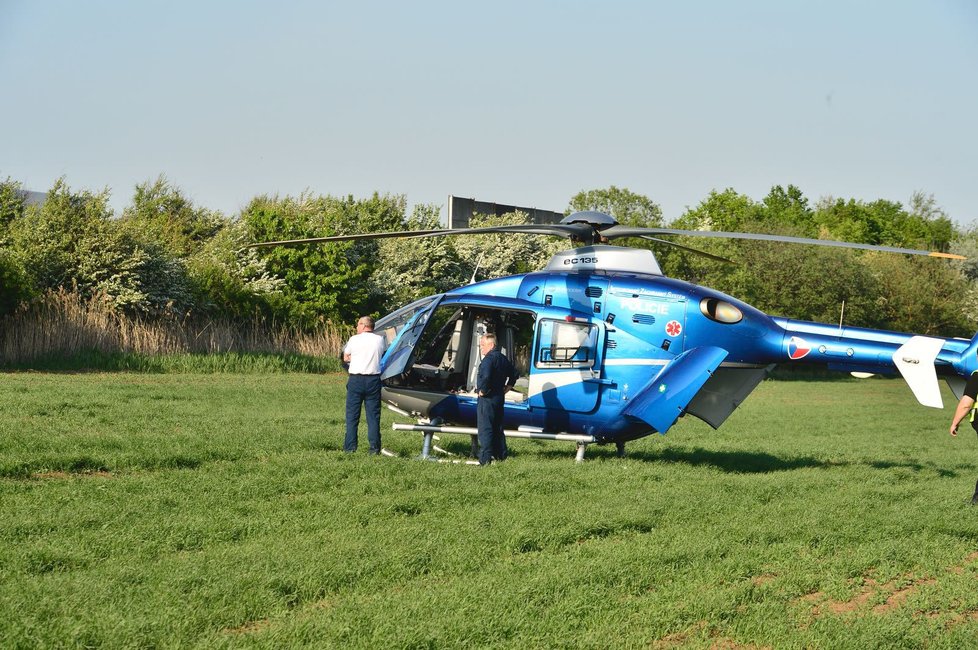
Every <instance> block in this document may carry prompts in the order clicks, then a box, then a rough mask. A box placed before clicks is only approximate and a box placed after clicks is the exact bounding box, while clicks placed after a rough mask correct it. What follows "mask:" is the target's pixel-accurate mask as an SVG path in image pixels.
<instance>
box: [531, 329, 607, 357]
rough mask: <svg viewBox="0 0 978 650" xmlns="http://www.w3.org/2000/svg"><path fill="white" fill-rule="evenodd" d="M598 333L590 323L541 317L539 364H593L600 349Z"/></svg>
mask: <svg viewBox="0 0 978 650" xmlns="http://www.w3.org/2000/svg"><path fill="white" fill-rule="evenodd" d="M597 332H598V331H597V328H596V327H595V326H594V325H591V324H590V323H575V322H569V321H560V320H550V319H544V320H541V321H540V336H539V339H538V340H537V350H536V367H537V368H590V367H592V366H593V365H594V359H595V356H596V352H597V340H598V337H597Z"/></svg>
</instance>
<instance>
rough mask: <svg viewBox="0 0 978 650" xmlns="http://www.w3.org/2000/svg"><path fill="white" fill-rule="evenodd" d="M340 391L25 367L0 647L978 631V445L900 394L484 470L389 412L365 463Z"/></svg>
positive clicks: (1, 550) (9, 381)
mask: <svg viewBox="0 0 978 650" xmlns="http://www.w3.org/2000/svg"><path fill="white" fill-rule="evenodd" d="M343 384H344V377H343V376H342V375H340V374H326V375H315V374H269V375H259V374H131V373H112V374H103V373H90V374H74V375H70V374H42V373H27V372H22V373H8V374H0V395H2V396H3V400H2V403H0V515H2V518H0V647H4V648H7V647H13V648H35V647H52V646H57V647H65V646H67V647H90V646H110V647H154V646H168V647H188V646H190V647H193V646H196V647H207V648H211V647H268V648H281V647H288V646H299V645H307V646H312V647H371V648H373V647H411V648H414V647H457V646H471V647H485V646H499V647H514V648H515V647H521V648H522V647H609V646H615V647H650V646H651V647H679V646H682V647H703V648H707V647H716V646H719V647H755V646H756V647H776V648H805V647H826V648H829V647H831V648H836V647H848V648H865V647H920V646H927V647H938V648H958V647H968V646H971V645H973V642H974V639H975V638H976V637H978V589H976V586H978V553H976V551H978V508H972V507H971V506H970V505H968V500H969V498H970V496H971V491H972V489H973V488H974V484H975V479H976V478H978V462H976V460H978V448H976V445H978V443H976V441H975V438H974V437H973V436H971V435H962V436H961V437H960V438H958V439H952V438H951V437H950V436H948V435H947V424H948V420H949V419H950V415H951V410H950V407H948V408H946V409H945V410H944V411H937V410H932V409H926V408H924V407H920V406H917V405H916V404H915V402H914V400H913V398H912V397H911V395H910V393H909V390H908V389H907V388H906V387H905V386H904V385H903V384H902V383H901V382H899V381H883V380H868V381H863V382H857V381H841V382H824V381H822V382H806V381H791V382H765V383H763V384H762V385H761V386H760V387H759V388H758V389H757V391H755V393H754V395H752V396H751V397H750V399H749V400H748V401H747V402H746V404H745V405H744V406H743V407H742V408H741V409H740V410H739V411H738V412H737V413H735V414H734V415H733V416H732V417H731V419H730V420H729V421H728V422H727V423H726V424H725V425H724V427H723V428H722V429H720V430H719V431H713V430H711V429H710V428H709V427H707V426H706V425H705V424H703V423H701V422H699V421H698V420H695V419H693V418H687V419H685V420H683V421H682V422H681V423H680V424H679V425H677V427H675V428H674V429H673V430H672V431H671V432H670V433H669V435H667V436H665V437H660V436H654V437H649V438H645V439H643V440H640V441H637V442H635V443H630V444H629V446H628V457H627V458H625V459H618V458H615V456H614V449H613V448H602V447H592V448H591V449H589V451H588V460H587V462H586V463H584V464H582V465H576V464H575V463H574V462H573V453H574V448H573V446H572V445H570V444H567V443H544V442H535V441H513V442H512V443H511V447H512V449H513V452H514V454H513V457H512V459H511V460H509V461H507V462H506V463H503V464H499V465H493V466H491V467H489V468H484V469H481V468H477V467H471V466H465V465H449V464H436V463H423V462H417V461H414V460H411V459H410V457H413V456H416V455H417V454H418V452H419V451H420V447H421V441H420V438H419V437H418V436H417V435H416V434H411V433H402V432H392V431H390V430H389V425H390V422H391V421H392V420H393V418H392V415H391V414H390V413H388V412H386V411H385V414H384V427H385V428H384V432H383V433H384V445H385V446H386V447H387V448H389V449H392V450H394V451H397V452H398V453H400V454H401V456H402V458H399V459H389V458H376V457H368V456H366V455H365V454H364V453H360V454H356V455H352V456H351V455H345V454H343V453H341V452H340V448H341V445H342V429H343V423H342V413H343V407H342V399H343V394H344V387H343ZM951 399H952V398H951V397H950V395H949V394H946V395H945V401H946V402H949V401H950V400H951ZM402 421H403V420H402ZM361 444H362V448H365V446H366V443H365V440H362V441H361ZM441 446H443V447H447V448H448V449H450V450H452V451H456V452H460V453H461V452H464V451H466V450H467V449H468V446H469V441H468V438H467V437H464V436H463V437H446V438H444V439H443V440H442V442H441Z"/></svg>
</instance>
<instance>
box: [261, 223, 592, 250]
mask: <svg viewBox="0 0 978 650" xmlns="http://www.w3.org/2000/svg"><path fill="white" fill-rule="evenodd" d="M486 233H523V234H524V235H557V236H559V237H568V238H573V239H581V240H584V241H586V242H590V241H593V239H594V229H593V228H592V227H591V226H589V225H588V224H586V223H570V224H559V223H555V224H533V223H524V224H514V225H511V226H487V227H485V228H460V229H458V230H446V229H443V230H400V231H395V232H375V233H363V234H358V235H333V236H331V237H308V238H306V239H284V240H281V241H266V242H260V243H257V244H249V245H248V246H246V247H245V248H267V247H270V246H295V245H301V244H318V243H321V242H334V241H351V240H356V239H388V238H392V237H406V238H407V237H449V236H456V235H484V234H486Z"/></svg>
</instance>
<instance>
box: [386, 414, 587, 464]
mask: <svg viewBox="0 0 978 650" xmlns="http://www.w3.org/2000/svg"><path fill="white" fill-rule="evenodd" d="M393 429H394V430H395V431H420V432H422V433H423V434H424V440H423V442H422V446H421V457H422V458H424V459H428V458H430V457H431V447H432V444H431V441H432V438H433V436H434V435H435V434H436V433H457V434H462V435H468V436H471V439H472V450H473V452H478V449H479V438H478V430H477V429H476V428H475V427H451V426H440V425H433V424H399V423H394V426H393ZM503 434H504V435H505V436H506V437H507V438H527V439H530V440H566V441H567V442H576V443H577V456H576V457H575V459H576V460H577V461H578V462H581V461H583V460H584V451H585V450H586V449H587V446H588V445H590V444H593V443H596V442H597V441H598V440H597V438H595V437H594V436H588V435H583V434H575V433H547V432H546V431H520V430H516V431H512V430H506V431H503Z"/></svg>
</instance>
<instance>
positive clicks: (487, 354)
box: [476, 334, 516, 465]
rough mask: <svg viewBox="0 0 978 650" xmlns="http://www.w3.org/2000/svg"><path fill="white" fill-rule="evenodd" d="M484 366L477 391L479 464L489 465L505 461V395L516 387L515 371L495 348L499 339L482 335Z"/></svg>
mask: <svg viewBox="0 0 978 650" xmlns="http://www.w3.org/2000/svg"><path fill="white" fill-rule="evenodd" d="M479 352H481V353H482V363H480V364H479V376H478V379H477V381H476V390H477V391H478V392H479V403H478V407H477V408H478V410H477V414H478V430H479V464H480V465H488V464H489V463H490V462H492V459H493V458H496V460H504V459H505V458H506V453H507V450H506V436H505V435H504V434H503V402H504V401H505V398H506V391H508V390H510V389H511V388H512V387H513V386H514V385H515V384H516V369H515V368H513V364H512V363H510V362H509V359H507V358H506V356H505V355H504V354H503V353H502V352H500V351H499V350H498V349H497V348H496V335H495V334H483V335H482V338H481V339H480V340H479Z"/></svg>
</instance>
